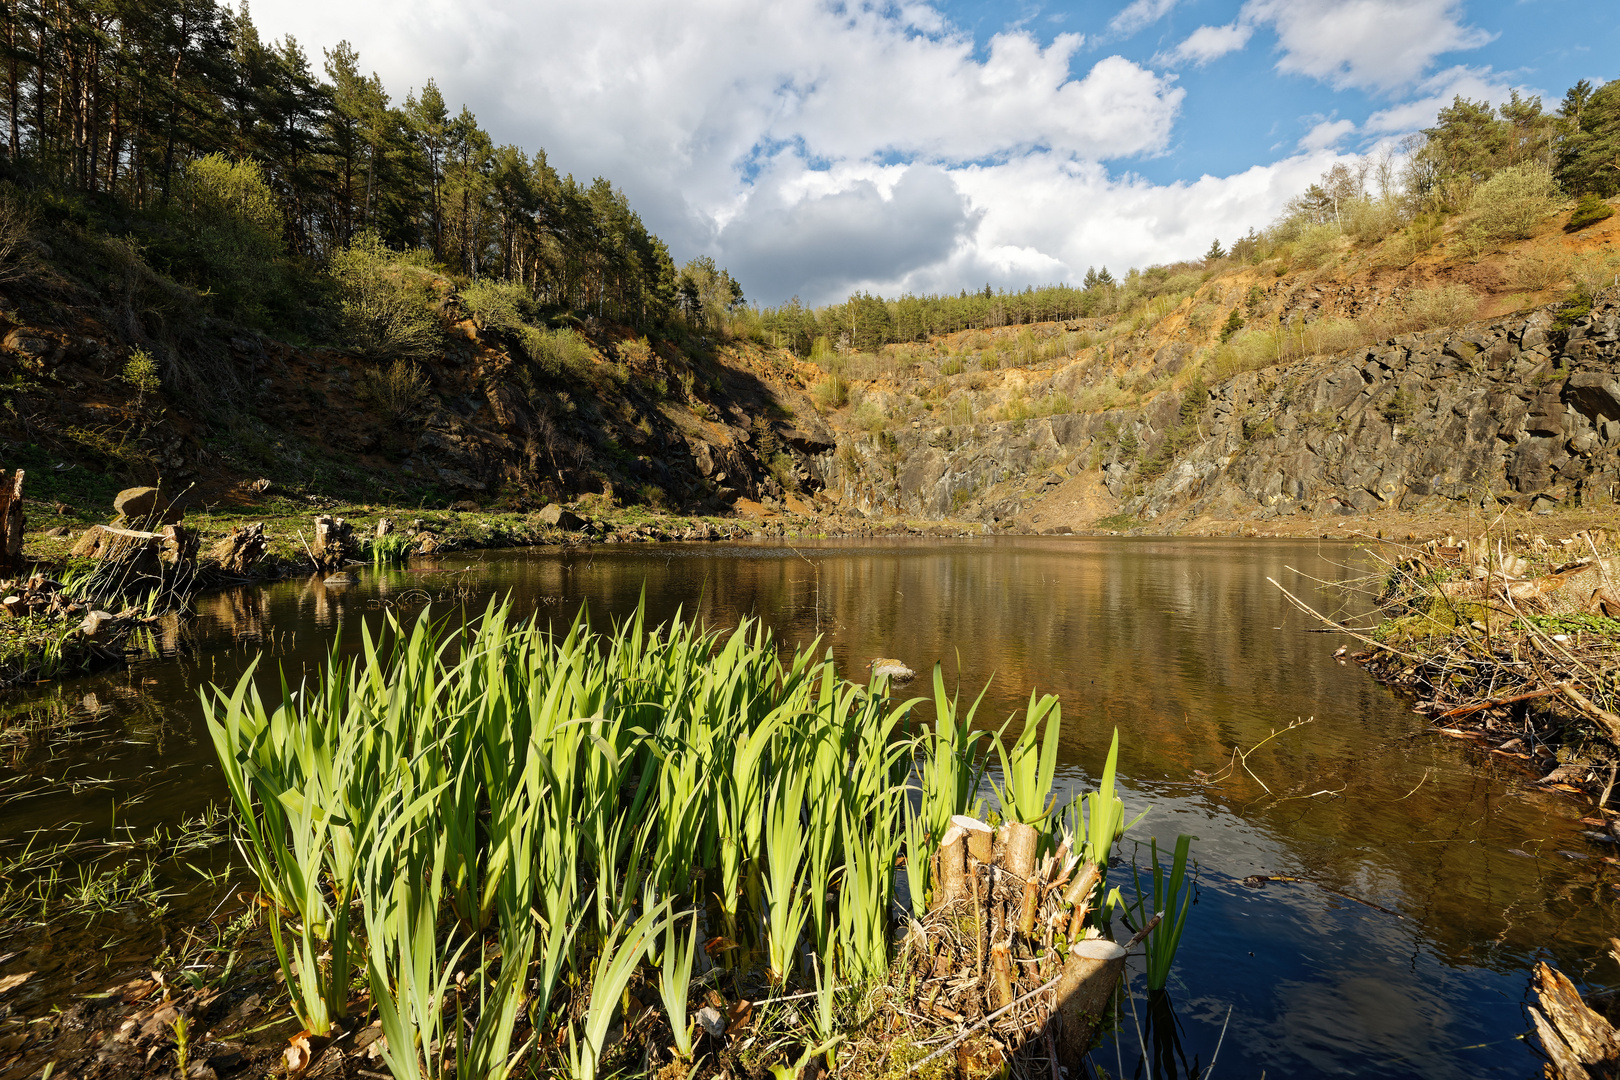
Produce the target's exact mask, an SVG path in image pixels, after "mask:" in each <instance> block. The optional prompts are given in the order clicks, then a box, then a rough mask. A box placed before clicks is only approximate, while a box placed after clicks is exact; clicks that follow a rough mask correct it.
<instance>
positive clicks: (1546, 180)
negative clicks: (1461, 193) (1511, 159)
mask: <svg viewBox="0 0 1620 1080" xmlns="http://www.w3.org/2000/svg"><path fill="white" fill-rule="evenodd" d="M1557 198H1558V184H1557V181H1555V180H1554V179H1553V175H1552V173H1551V172H1550V171H1548V169H1547V167H1546V166H1545V165H1539V164H1525V165H1513V166H1510V167H1509V168H1506V169H1502V170H1500V171H1499V172H1497V173H1496V175H1494V176H1492V177H1491V178H1490V179H1489V180H1487V181H1485V182H1484V183H1483V184H1481V185H1479V187H1478V188H1476V189H1475V191H1474V196H1473V198H1472V199H1470V200H1469V203H1468V213H1469V218H1470V220H1469V224H1468V229H1467V237H1468V239H1469V241H1470V242H1471V243H1474V244H1479V243H1483V244H1487V245H1489V244H1500V243H1502V242H1503V241H1506V240H1527V239H1529V238H1530V236H1531V235H1532V234H1533V233H1534V232H1535V228H1536V226H1537V225H1538V224H1540V222H1541V220H1542V218H1545V217H1546V216H1547V215H1548V214H1550V213H1552V211H1553V209H1554V207H1555V206H1556V205H1557Z"/></svg>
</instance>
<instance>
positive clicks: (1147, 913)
mask: <svg viewBox="0 0 1620 1080" xmlns="http://www.w3.org/2000/svg"><path fill="white" fill-rule="evenodd" d="M1192 842H1193V838H1192V837H1191V836H1188V835H1186V834H1185V833H1183V834H1182V835H1180V836H1178V837H1176V848H1175V854H1174V855H1173V856H1171V860H1170V873H1169V875H1168V878H1169V880H1168V882H1167V881H1166V874H1165V870H1164V867H1162V866H1160V865H1159V842H1158V840H1149V841H1148V850H1149V851H1150V852H1151V855H1150V858H1151V859H1152V861H1153V870H1152V872H1151V873H1150V874H1149V879H1150V881H1151V883H1152V899H1153V903H1152V907H1151V909H1147V908H1146V901H1147V899H1148V891H1147V890H1145V889H1144V888H1143V887H1142V877H1141V875H1140V874H1138V873H1136V868H1135V867H1134V866H1133V867H1132V868H1131V874H1132V876H1133V877H1134V878H1135V879H1136V904H1135V911H1136V914H1137V917H1138V918H1139V919H1140V920H1141V923H1142V925H1144V926H1145V925H1147V923H1148V920H1150V919H1151V918H1152V917H1153V915H1155V914H1158V915H1161V916H1162V918H1161V920H1160V921H1159V923H1158V924H1157V925H1155V926H1154V927H1153V928H1152V929H1151V930H1149V931H1148V935H1147V938H1146V939H1145V940H1144V942H1143V944H1144V946H1145V948H1146V950H1147V987H1148V989H1149V990H1163V989H1164V985H1165V983H1166V982H1168V981H1169V979H1170V967H1171V965H1172V964H1173V963H1175V959H1176V950H1177V949H1178V948H1180V946H1181V932H1182V931H1183V930H1184V929H1186V926H1187V915H1188V913H1189V912H1190V911H1191V910H1192V900H1193V890H1192V887H1191V882H1189V881H1187V859H1188V855H1189V853H1190V852H1191V850H1192Z"/></svg>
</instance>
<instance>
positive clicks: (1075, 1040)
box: [908, 815, 1135, 1078]
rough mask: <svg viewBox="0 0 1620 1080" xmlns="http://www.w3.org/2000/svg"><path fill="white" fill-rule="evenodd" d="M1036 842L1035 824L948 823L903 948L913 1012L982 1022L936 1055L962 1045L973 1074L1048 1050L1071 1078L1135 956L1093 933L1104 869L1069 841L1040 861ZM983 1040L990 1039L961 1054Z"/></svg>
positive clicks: (962, 818)
mask: <svg viewBox="0 0 1620 1080" xmlns="http://www.w3.org/2000/svg"><path fill="white" fill-rule="evenodd" d="M1053 839H1058V838H1053ZM1040 843H1041V830H1039V829H1037V828H1035V827H1033V826H1028V825H1023V824H1021V823H1008V824H1004V825H1002V826H1001V828H1000V829H999V830H997V831H993V830H992V829H991V828H990V826H988V825H986V824H985V823H984V822H982V821H978V820H976V819H974V818H971V817H966V816H961V815H958V816H955V817H953V818H951V820H950V825H949V827H948V828H947V829H946V831H945V834H944V835H943V836H942V837H941V838H940V844H939V847H938V849H937V850H936V852H935V853H934V855H933V856H932V860H933V865H934V868H935V875H934V883H935V888H934V893H933V895H932V897H931V898H930V904H929V911H928V914H926V915H925V916H924V917H923V918H922V919H921V920H920V921H919V922H918V923H917V924H915V926H914V928H913V931H912V935H911V936H910V937H909V938H908V943H909V947H910V948H911V949H912V950H913V952H912V955H913V956H914V958H915V959H914V960H913V961H912V974H913V976H914V977H915V979H916V980H917V983H916V985H917V986H918V987H919V990H918V1001H917V1009H918V1012H919V1013H920V1014H922V1015H925V1016H928V1015H931V1016H933V1017H937V1018H939V1019H941V1020H944V1021H948V1022H952V1023H956V1024H963V1023H965V1021H966V1020H967V1018H971V1017H978V1018H979V1019H978V1020H977V1021H976V1022H975V1023H973V1024H971V1025H968V1026H967V1027H966V1028H965V1029H964V1030H962V1031H961V1032H960V1034H959V1035H957V1036H956V1038H955V1039H954V1040H953V1041H952V1042H950V1043H948V1044H946V1046H945V1047H941V1048H940V1049H938V1050H936V1051H935V1052H934V1054H935V1055H941V1054H944V1053H947V1052H950V1048H951V1047H953V1046H954V1047H959V1049H960V1052H961V1053H962V1054H967V1055H969V1056H973V1055H978V1056H979V1057H984V1056H986V1055H988V1058H989V1059H991V1060H986V1061H984V1062H981V1064H984V1065H986V1066H987V1067H993V1066H994V1065H995V1064H996V1063H997V1062H1000V1061H1002V1060H1003V1057H1002V1055H1003V1054H1004V1053H1005V1052H1007V1051H1018V1052H1022V1049H1023V1048H1025V1047H1030V1046H1035V1047H1042V1046H1044V1047H1047V1048H1048V1049H1049V1055H1050V1057H1051V1058H1052V1059H1053V1063H1054V1065H1061V1066H1064V1067H1066V1068H1067V1069H1068V1070H1069V1075H1070V1077H1071V1078H1072V1077H1075V1076H1078V1075H1080V1070H1081V1068H1082V1061H1083V1059H1084V1057H1085V1054H1086V1051H1087V1050H1088V1049H1089V1047H1090V1044H1091V1041H1092V1039H1093V1038H1094V1037H1095V1036H1096V1033H1097V1030H1098V1024H1099V1023H1100V1022H1101V1020H1102V1018H1103V1017H1104V1016H1106V1015H1107V1013H1108V1011H1109V1008H1110V1006H1111V1003H1112V1001H1113V997H1114V994H1115V992H1116V990H1117V989H1118V987H1119V983H1120V979H1121V977H1122V976H1123V974H1124V970H1125V955H1126V952H1127V951H1128V950H1129V948H1130V947H1131V946H1130V945H1124V946H1122V945H1120V944H1118V943H1116V942H1113V941H1110V940H1108V939H1106V938H1104V937H1102V936H1100V934H1101V930H1099V929H1098V928H1097V927H1094V926H1092V925H1089V922H1088V920H1089V917H1090V914H1091V912H1092V911H1093V909H1094V905H1095V904H1096V903H1097V898H1098V895H1099V890H1100V887H1101V885H1102V878H1103V871H1102V869H1101V868H1100V867H1098V866H1097V865H1096V864H1095V863H1093V862H1090V861H1082V860H1081V859H1080V858H1079V857H1078V853H1077V852H1075V851H1073V849H1072V846H1071V845H1072V844H1073V840H1072V838H1063V839H1061V842H1060V843H1058V845H1057V848H1056V850H1055V851H1048V852H1047V853H1046V854H1045V855H1044V856H1037V852H1038V851H1039V849H1040ZM1020 871H1022V872H1020ZM1134 943H1135V942H1134V941H1133V942H1132V943H1131V944H1134ZM980 1031H987V1032H988V1036H989V1038H988V1040H987V1041H979V1042H975V1043H974V1044H973V1045H972V1046H969V1045H963V1044H965V1043H967V1041H968V1040H969V1039H970V1038H973V1037H974V1035H975V1033H976V1032H980ZM1037 1053H1039V1051H1038V1050H1037ZM975 1060H977V1057H976V1058H975Z"/></svg>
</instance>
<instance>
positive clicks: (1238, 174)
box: [253, 0, 1620, 303]
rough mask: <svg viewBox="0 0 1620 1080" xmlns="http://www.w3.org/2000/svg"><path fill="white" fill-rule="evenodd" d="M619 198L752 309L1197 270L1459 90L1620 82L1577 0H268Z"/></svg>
mask: <svg viewBox="0 0 1620 1080" xmlns="http://www.w3.org/2000/svg"><path fill="white" fill-rule="evenodd" d="M253 15H254V18H255V19H256V20H257V21H258V23H259V25H260V28H261V30H262V31H263V32H265V33H267V34H268V35H271V36H280V35H282V34H293V35H294V36H296V37H297V38H298V39H299V41H300V42H301V43H302V44H303V45H304V46H305V47H306V49H308V50H309V52H310V53H311V55H313V56H317V57H318V56H319V55H320V51H321V50H322V49H323V48H330V47H331V46H333V45H335V44H336V43H337V42H338V41H339V40H344V39H346V40H348V41H350V42H351V43H353V44H354V45H355V46H356V47H357V48H358V49H359V51H360V55H361V62H362V66H364V67H369V68H373V69H375V70H376V71H377V72H378V73H379V74H380V75H381V76H382V77H383V80H384V82H385V84H386V85H387V86H388V88H389V89H390V91H391V92H392V93H393V94H394V96H395V98H396V99H403V97H404V96H405V94H406V93H407V92H408V91H409V90H412V89H414V88H416V87H417V86H418V85H419V84H420V82H421V81H423V80H424V79H425V77H426V76H427V75H432V76H433V77H434V78H435V79H436V80H437V81H438V83H439V85H440V87H441V88H442V89H443V90H444V92H445V95H446V97H447V98H448V99H449V100H450V102H451V104H452V106H455V105H459V104H462V103H465V104H466V105H468V106H469V107H470V108H472V109H473V111H474V112H475V113H477V114H478V116H479V119H480V120H481V122H482V123H483V125H484V126H485V128H486V129H487V130H489V131H490V133H491V134H492V136H493V137H494V138H495V139H496V140H497V142H512V143H516V144H517V145H520V146H523V147H525V148H527V149H530V150H533V149H536V148H539V147H544V148H545V149H546V151H547V153H548V155H549V157H550V160H551V162H552V163H553V164H554V165H555V166H557V167H558V168H559V169H561V170H563V171H571V172H574V173H575V174H577V175H579V176H581V177H585V178H589V177H592V176H597V175H602V176H606V177H608V178H609V179H611V180H612V181H614V183H616V184H618V185H619V186H620V187H622V188H623V189H624V190H625V191H626V193H627V194H628V195H629V197H630V199H631V202H632V205H634V206H635V207H636V208H637V209H638V210H639V211H640V212H641V214H642V216H643V218H644V219H645V220H646V221H647V222H648V224H649V225H650V226H651V227H652V228H654V229H655V230H656V231H657V232H659V233H660V235H662V236H663V237H664V238H665V240H666V241H668V242H669V244H670V247H671V249H672V251H673V252H674V253H675V254H676V256H677V258H680V259H685V258H689V257H691V256H693V255H697V254H700V253H708V254H713V255H715V256H716V257H717V258H719V259H720V260H721V261H722V262H723V263H724V264H726V265H727V266H729V267H730V268H731V269H732V270H733V272H734V273H736V274H737V275H738V276H739V278H740V279H741V280H742V282H743V284H744V287H745V289H746V290H747V292H748V295H749V297H750V298H751V299H755V300H759V301H762V302H765V303H778V302H780V301H782V300H785V299H787V298H788V297H789V296H793V295H798V296H800V297H802V298H803V299H805V300H806V301H810V302H823V301H827V300H832V299H838V298H841V297H842V296H844V295H847V294H848V293H849V292H850V291H852V290H855V289H870V290H873V291H877V292H880V293H883V294H885V295H895V294H897V293H899V292H902V291H913V292H930V291H941V290H943V291H950V292H955V291H957V289H959V288H963V287H982V285H983V284H984V283H985V282H991V283H993V284H995V285H998V286H1002V287H1008V288H1016V287H1022V286H1023V285H1026V284H1044V283H1047V282H1056V281H1078V280H1079V278H1080V277H1081V276H1083V275H1084V273H1085V271H1086V269H1087V267H1088V266H1095V265H1109V266H1111V267H1113V268H1114V269H1116V270H1120V269H1123V268H1124V267H1127V266H1131V265H1138V266H1140V265H1147V264H1149V263H1154V262H1165V261H1171V260H1174V259H1178V258H1188V257H1196V256H1198V255H1200V254H1202V252H1203V251H1204V250H1205V249H1206V248H1207V247H1208V245H1209V241H1210V240H1211V239H1214V238H1216V237H1220V238H1223V239H1227V240H1230V239H1231V238H1232V237H1234V236H1236V235H1240V234H1241V233H1242V232H1244V231H1245V230H1246V229H1247V228H1248V227H1249V226H1263V225H1265V224H1266V223H1267V222H1268V221H1270V220H1271V219H1272V218H1274V217H1275V216H1276V214H1277V213H1278V211H1279V210H1280V209H1281V207H1282V205H1283V203H1284V202H1285V201H1286V200H1287V199H1288V198H1289V197H1290V196H1291V195H1293V194H1295V193H1297V192H1298V191H1299V190H1301V189H1302V188H1303V187H1304V186H1305V185H1306V184H1307V183H1309V182H1310V181H1311V180H1312V179H1313V178H1314V177H1316V176H1318V175H1320V173H1321V172H1322V171H1323V170H1325V169H1326V168H1328V167H1329V166H1331V165H1332V164H1333V163H1334V162H1336V161H1340V160H1349V159H1353V158H1355V157H1357V156H1359V155H1376V154H1381V153H1387V152H1389V151H1390V150H1391V149H1392V148H1395V147H1397V146H1398V145H1399V141H1400V139H1401V137H1402V136H1404V135H1406V134H1408V133H1410V132H1411V131H1413V130H1415V129H1416V128H1419V127H1422V126H1424V125H1425V124H1427V123H1429V122H1431V121H1432V119H1433V117H1434V113H1435V110H1436V109H1437V108H1439V107H1440V106H1441V105H1442V104H1444V103H1446V102H1449V101H1450V100H1451V98H1452V96H1453V95H1454V94H1458V93H1461V94H1464V95H1467V96H1470V97H1475V98H1479V97H1486V98H1489V99H1490V100H1492V101H1500V100H1503V99H1505V97H1506V96H1507V94H1508V92H1509V91H1510V90H1512V89H1518V90H1519V91H1520V92H1530V93H1540V94H1542V95H1543V96H1544V97H1545V98H1546V100H1547V104H1548V105H1549V106H1555V105H1556V103H1557V101H1558V99H1559V98H1561V96H1562V94H1563V92H1564V90H1565V89H1566V88H1567V87H1568V86H1569V85H1571V84H1572V83H1573V82H1574V81H1575V80H1576V79H1579V78H1590V79H1592V80H1593V81H1595V82H1601V81H1603V80H1605V79H1608V78H1612V77H1615V76H1620V5H1616V4H1615V3H1613V2H1612V0H1608V2H1604V3H1585V4H1577V3H1572V2H1565V0H1525V2H1494V3H1487V2H1482V0H1118V2H1113V3H1074V2H1051V3H991V2H987V0H899V2H888V0H885V2H876V0H841V2H837V3H831V2H828V0H775V2H771V3H760V2H758V0H686V2H684V3H683V4H680V5H672V4H669V3H667V0H596V2H594V3H591V4H578V3H562V2H560V0H559V2H554V0H542V2H538V3H536V2H514V0H346V2H345V3H343V4H341V5H333V4H331V3H330V2H329V0H256V2H255V3H254V5H253Z"/></svg>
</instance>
